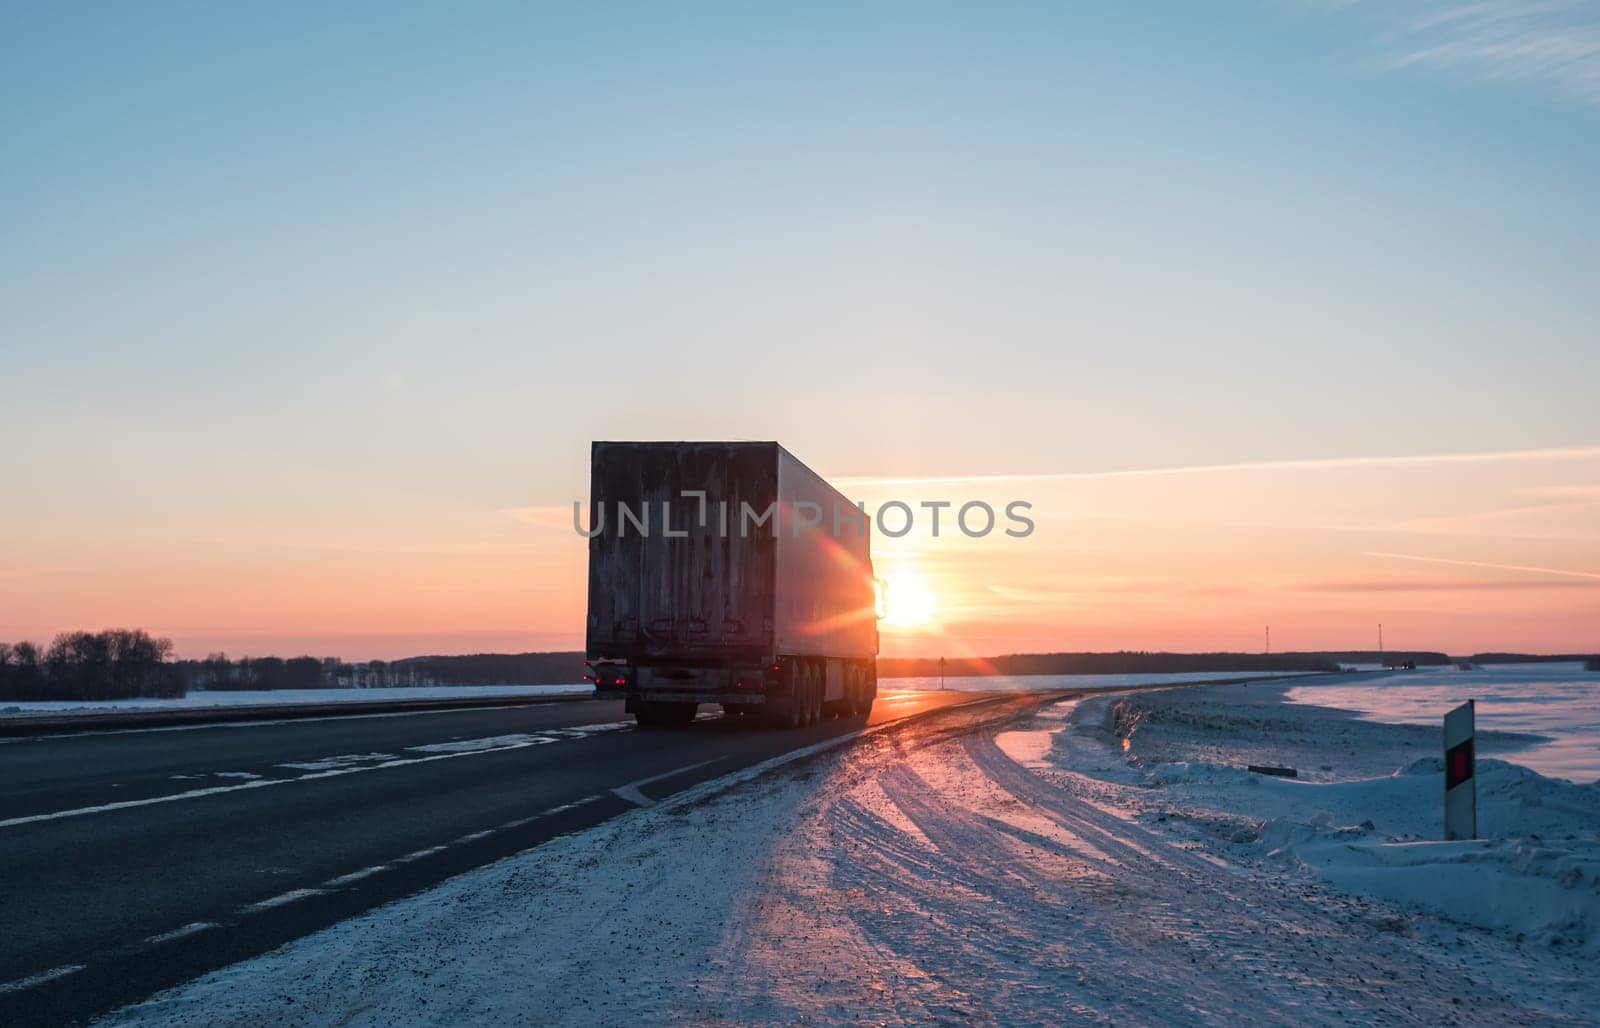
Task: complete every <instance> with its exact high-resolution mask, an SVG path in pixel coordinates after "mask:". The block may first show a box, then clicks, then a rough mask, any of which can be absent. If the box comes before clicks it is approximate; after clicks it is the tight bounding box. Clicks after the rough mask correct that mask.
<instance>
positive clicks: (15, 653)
mask: <svg viewBox="0 0 1600 1028" xmlns="http://www.w3.org/2000/svg"><path fill="white" fill-rule="evenodd" d="M171 656H172V640H171V639H157V638H155V637H153V636H151V635H150V634H149V633H148V632H144V631H141V630H139V629H125V628H111V629H107V630H105V631H103V632H63V633H61V634H60V635H58V636H56V637H55V639H53V640H52V641H51V643H50V645H49V646H47V647H45V648H43V649H41V648H40V647H39V646H38V645H37V644H36V643H31V642H19V643H0V700H22V701H26V700H123V699H131V698H134V697H162V698H170V697H177V696H182V695H183V694H184V690H185V683H184V680H183V677H182V676H181V675H180V674H179V673H178V670H177V668H176V666H175V665H174V664H173V663H172V662H171V661H170V659H169V658H170V657H171Z"/></svg>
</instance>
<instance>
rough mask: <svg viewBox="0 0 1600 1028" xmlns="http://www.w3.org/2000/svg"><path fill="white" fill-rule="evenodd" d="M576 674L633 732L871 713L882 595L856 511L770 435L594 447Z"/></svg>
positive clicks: (782, 724) (867, 531)
mask: <svg viewBox="0 0 1600 1028" xmlns="http://www.w3.org/2000/svg"><path fill="white" fill-rule="evenodd" d="M577 527H578V530H579V531H580V532H582V533H584V534H586V535H588V537H589V612H588V625H587V632H586V640H585V650H586V657H587V660H586V664H587V665H588V674H587V675H586V678H588V679H589V680H590V681H593V682H594V685H595V695H596V697H597V698H600V699H620V700H623V701H625V703H626V710H627V712H628V713H630V714H632V715H633V716H634V718H635V719H636V720H637V722H638V725H639V727H640V728H656V727H662V726H671V725H683V724H687V723H689V722H691V721H693V720H694V719H695V716H696V714H697V713H698V711H699V709H700V707H701V705H703V704H706V705H716V706H720V707H721V709H722V711H723V713H724V715H725V716H727V717H729V718H737V719H745V720H746V721H747V722H748V723H749V724H751V725H761V726H767V727H777V728H790V729H793V728H799V727H801V726H804V725H809V724H813V723H815V722H817V721H819V720H822V719H824V718H832V717H839V718H852V719H858V720H863V721H864V720H865V719H866V717H867V715H868V713H869V712H870V711H871V709H872V703H873V700H874V698H875V697H876V696H877V692H878V673H877V654H878V622H877V617H878V602H879V601H878V597H879V595H880V592H879V583H878V582H877V580H876V579H875V578H874V577H873V572H872V550H871V543H872V538H871V532H872V525H871V521H870V519H869V518H868V517H867V515H866V514H865V512H864V510H863V509H862V508H860V507H859V506H857V505H856V504H854V503H852V502H851V501H850V500H848V499H846V498H845V497H844V496H843V495H842V494H841V493H839V492H838V490H836V489H834V488H833V487H832V486H830V485H829V484H828V483H827V482H825V481H823V479H822V478H821V477H820V476H818V475H817V474H816V473H815V472H813V471H812V470H811V469H810V468H808V467H806V466H805V465H804V464H802V463H801V462H800V461H799V460H797V459H796V458H795V457H794V456H793V455H792V454H791V453H789V452H788V451H787V450H785V449H784V448H783V447H782V446H779V445H778V444H777V443H775V442H595V443H594V444H592V447H591V450H590V477H589V524H588V526H587V528H585V527H583V526H582V525H581V524H580V525H578V526H577Z"/></svg>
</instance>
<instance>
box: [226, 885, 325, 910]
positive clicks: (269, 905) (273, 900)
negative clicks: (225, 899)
mask: <svg viewBox="0 0 1600 1028" xmlns="http://www.w3.org/2000/svg"><path fill="white" fill-rule="evenodd" d="M327 894H328V890H327V889H290V890H289V891H288V892H283V893H279V894H278V895H276V896H272V897H269V898H267V899H264V900H260V901H258V902H256V903H247V904H245V905H244V906H242V907H240V908H239V913H241V914H259V913H261V912H262V911H263V910H272V909H273V908H275V907H283V906H287V905H289V904H290V903H297V902H299V901H300V900H303V899H310V898H311V897H312V896H326V895H327Z"/></svg>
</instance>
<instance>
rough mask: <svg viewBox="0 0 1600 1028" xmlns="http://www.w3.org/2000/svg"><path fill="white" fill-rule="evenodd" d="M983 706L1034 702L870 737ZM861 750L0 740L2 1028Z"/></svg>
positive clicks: (903, 706)
mask: <svg viewBox="0 0 1600 1028" xmlns="http://www.w3.org/2000/svg"><path fill="white" fill-rule="evenodd" d="M974 702H979V703H984V702H988V703H993V704H995V705H996V712H997V714H998V713H1000V712H1001V711H1002V710H1005V709H1015V707H1016V706H1017V704H1018V702H1019V701H1018V700H1016V699H1015V698H1012V699H1009V700H1006V699H1004V698H1002V699H1001V700H999V701H996V700H994V699H992V698H991V699H989V700H984V699H982V698H981V697H977V696H974V695H973V694H965V693H956V692H949V693H944V692H921V693H885V694H882V695H880V697H879V699H878V703H877V705H876V706H875V707H874V709H873V713H872V718H871V721H870V722H869V724H871V725H886V724H888V723H890V722H897V721H899V720H900V719H908V718H910V719H919V720H920V719H921V718H922V717H923V716H924V715H930V714H931V715H933V716H932V717H930V718H929V720H930V722H931V721H932V720H933V719H934V718H938V717H946V716H951V715H942V714H937V713H935V712H937V711H939V710H941V709H942V708H945V707H949V706H953V705H959V704H972V703H974ZM1021 702H1026V700H1024V701H1021ZM913 723H918V722H907V725H908V726H909V725H910V724H913ZM859 731H861V725H859V724H857V723H852V722H843V721H827V722H823V723H821V724H818V725H814V726H812V727H810V728H806V729H802V730H798V731H771V730H750V729H744V728H740V727H737V726H735V725H732V724H729V723H724V722H723V721H722V720H721V719H720V718H715V717H709V716H703V717H702V719H701V720H699V721H697V722H696V723H695V724H693V725H691V726H688V727H686V728H682V729H670V730H653V731H640V730H637V729H635V728H634V727H633V725H632V719H631V718H629V717H626V716H625V715H624V714H623V713H622V708H621V704H620V703H600V702H592V701H575V702H571V703H556V704H546V705H539V706H522V707H504V708H490V709H474V710H457V711H428V712H420V713H403V714H369V715H358V716H323V717H316V718H311V719H305V720H285V721H278V722H272V723H266V724H260V723H238V724H216V725H204V726H183V727H167V728H143V729H130V730H119V731H106V732H91V733H81V734H71V735H59V736H44V737H33V738H17V739H4V740H0V1024H18V1025H21V1024H58V1023H72V1022H80V1021H84V1020H87V1019H90V1018H92V1017H94V1016H95V1015H97V1014H100V1013H104V1012H106V1011H109V1010H112V1009H115V1008H116V1007H119V1006H121V1005H123V1004H125V1003H128V1002H132V1001H135V1000H138V999H142V998H144V997H146V996H148V995H151V994H153V993H155V992H157V991H160V990H161V989H164V988H167V987H169V986H172V985H176V984H178V983H180V982H183V981H187V980H189V979H191V978H193V977H195V976H197V975H200V974H203V973H205V972H207V971H209V970H212V969H214V968H217V967H221V966H224V965H226V964H229V963H232V962H234V961H237V960H241V959H244V958H246V957H250V956H254V955H256V954H259V953H263V952H266V951H268V950H270V949H273V948H276V947H277V946H280V945H282V944H283V943H285V942H288V941H290V940H292V939H295V938H297V937H299V936H301V935H304V934H307V933H309V932H312V931H315V930H317V929H319V928H322V927H324V926H326V925H329V924H332V923H334V922H336V921H339V920H342V919H344V918H347V917H351V916H353V915H356V914H359V913H361V912H363V911H365V910H368V909H371V908H372V907H374V906H377V905H380V904H383V903H387V902H389V901H391V900H394V899H398V898H400V897H401V896H405V895H408V894H410V893H413V892H416V891H418V890H420V889H424V888H427V887H428V886H430V885H433V884H435V883H437V882H439V881H441V880H443V879H445V878H448V877H450V876H452V875H456V874H460V873H461V872H463V871H466V870H469V869H471V868H474V867H478V866H481V865H483V864H486V863H489V862H491V861H494V860H498V859H501V858H503V857H506V856H509V855H511V854H514V853H517V852H520V851H522V850H526V849H528V848H530V847H534V846H537V845H539V844H540V843H541V842H544V841H546V840H548V839H551V838H553V837H555V836H557V835H561V834H565V833H569V832H573V831H579V830H582V829H584V828H587V827H591V826H593V825H595V824H598V823H599V822H601V821H604V820H606V819H608V818H612V817H616V816H618V815H619V814H622V813H625V812H627V811H629V810H633V809H636V808H637V807H639V806H643V805H650V804H653V803H655V802H658V801H660V800H662V799H664V798H666V797H668V796H671V795H672V794H674V793H676V792H678V791H680V790H683V789H687V788H689V787H691V786H694V785H696V784H699V783H702V782H705V781H707V780H709V779H713V778H717V777H719V776H722V775H725V774H728V773H729V772H732V771H736V770H739V769H741V768H746V767H750V766H752V765H755V764H759V763H761V762H762V761H765V760H768V759H770V758H773V757H775V756H779V755H782V754H784V753H788V752H792V751H795V750H799V749H803V748H806V747H809V746H812V745H814V744H817V743H820V742H824V741H826V740H830V739H834V738H837V737H841V736H846V735H849V734H851V733H855V732H859Z"/></svg>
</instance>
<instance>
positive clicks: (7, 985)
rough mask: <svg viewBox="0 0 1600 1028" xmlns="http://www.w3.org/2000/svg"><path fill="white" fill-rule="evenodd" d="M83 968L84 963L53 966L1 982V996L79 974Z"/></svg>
mask: <svg viewBox="0 0 1600 1028" xmlns="http://www.w3.org/2000/svg"><path fill="white" fill-rule="evenodd" d="M83 968H84V965H83V964H67V965H65V966H63V967H52V968H51V969H50V970H48V971H40V972H39V973H38V974H30V975H29V976H28V977H26V978H18V979H16V980H15V981H10V982H4V983H0V996H7V995H10V994H11V993H13V992H24V991H26V990H28V989H31V988H33V987H34V986H36V985H43V984H44V983H45V982H53V981H55V980H56V979H57V978H65V977H66V976H67V975H69V974H77V973H78V972H79V971H82V970H83Z"/></svg>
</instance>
